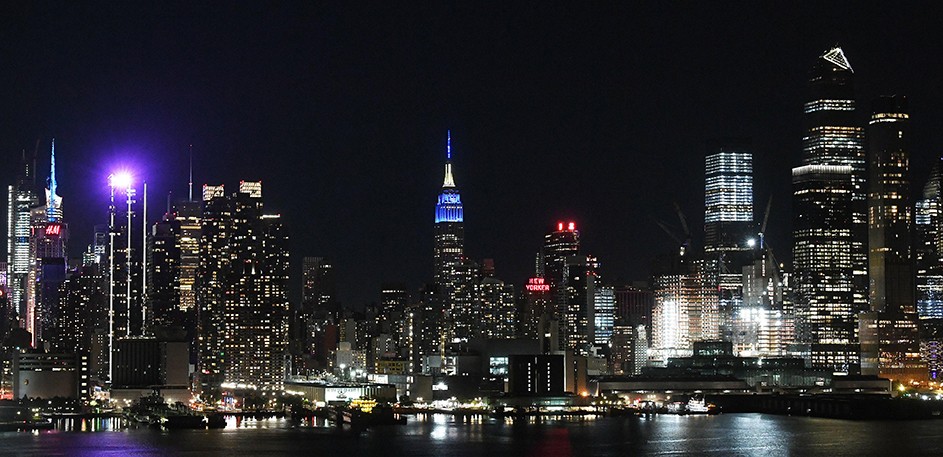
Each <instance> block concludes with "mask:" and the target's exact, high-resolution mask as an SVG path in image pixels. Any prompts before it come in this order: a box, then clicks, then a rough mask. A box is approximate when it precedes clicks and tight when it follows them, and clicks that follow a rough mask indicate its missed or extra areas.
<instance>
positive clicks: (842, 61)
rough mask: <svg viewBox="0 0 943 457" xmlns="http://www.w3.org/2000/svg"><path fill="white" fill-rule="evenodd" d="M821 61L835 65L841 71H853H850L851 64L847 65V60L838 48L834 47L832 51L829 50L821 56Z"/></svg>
mask: <svg viewBox="0 0 943 457" xmlns="http://www.w3.org/2000/svg"><path fill="white" fill-rule="evenodd" d="M822 58H823V59H825V60H827V61H829V62H831V63H833V64H835V65H836V66H838V67H839V68H841V69H843V70H848V71H850V72H852V73H854V72H855V71H854V70H852V69H851V64H850V63H848V59H846V58H845V53H844V52H843V51H842V50H841V48H840V47H838V46H835V47H834V48H832V49H829V50H828V52H826V53H825V55H823V56H822Z"/></svg>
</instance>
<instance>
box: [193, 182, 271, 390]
mask: <svg viewBox="0 0 943 457" xmlns="http://www.w3.org/2000/svg"><path fill="white" fill-rule="evenodd" d="M207 187H208V186H207ZM207 187H204V199H205V201H204V204H205V208H204V211H203V224H202V229H201V240H202V241H201V245H202V247H203V249H202V250H201V253H200V258H201V261H200V270H199V274H198V284H199V288H198V296H197V311H198V315H199V319H198V326H199V327H198V329H199V330H198V335H199V336H198V338H199V341H198V347H199V372H200V379H201V384H203V386H204V390H205V391H207V390H208V391H210V392H212V391H213V389H214V388H218V387H219V386H220V385H232V384H235V385H246V386H254V387H256V388H258V389H260V390H276V389H280V388H281V386H282V382H283V380H284V353H285V349H286V347H287V343H288V328H287V326H288V321H287V316H288V295H287V283H288V246H287V244H288V236H287V234H286V233H285V228H284V226H283V224H282V222H281V219H280V217H279V216H278V215H272V214H265V213H264V212H263V208H262V193H261V183H253V182H242V183H240V186H239V191H238V192H236V193H234V194H231V195H229V196H226V195H225V194H224V193H223V192H222V186H219V187H218V189H220V191H219V192H216V191H213V192H206V188H207ZM220 194H222V196H220ZM207 197H208V198H207Z"/></svg>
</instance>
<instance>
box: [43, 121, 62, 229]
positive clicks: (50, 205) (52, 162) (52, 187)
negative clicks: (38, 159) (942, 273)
mask: <svg viewBox="0 0 943 457" xmlns="http://www.w3.org/2000/svg"><path fill="white" fill-rule="evenodd" d="M56 187H57V184H56V139H55V138H53V139H52V151H51V152H50V154H49V195H47V196H46V219H48V220H49V221H50V222H54V221H56V219H58V215H57V214H56V209H57V208H58V206H59V205H58V202H57V201H56V200H57V199H58V197H57V196H56Z"/></svg>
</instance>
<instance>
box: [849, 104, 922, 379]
mask: <svg viewBox="0 0 943 457" xmlns="http://www.w3.org/2000/svg"><path fill="white" fill-rule="evenodd" d="M907 111H908V110H907V99H906V98H904V97H900V96H892V97H879V98H877V99H876V100H874V103H873V105H872V114H871V121H870V122H869V125H868V156H869V176H868V178H869V183H868V222H869V224H868V235H869V236H868V242H869V251H868V266H869V273H870V280H871V284H870V286H871V287H870V299H871V311H870V312H867V313H863V314H862V315H861V316H860V324H859V325H860V327H859V335H860V338H861V370H862V373H865V374H878V375H881V376H883V377H887V378H890V379H899V380H903V379H923V378H926V374H927V370H926V365H924V364H923V363H921V361H920V357H919V354H920V345H919V332H918V329H917V319H918V318H917V309H916V297H915V293H916V285H915V279H916V278H915V273H914V255H913V245H912V239H911V233H912V232H911V228H912V224H913V217H912V216H913V213H912V211H911V207H910V151H909V147H908V142H909V140H910V116H909V114H908V112H907Z"/></svg>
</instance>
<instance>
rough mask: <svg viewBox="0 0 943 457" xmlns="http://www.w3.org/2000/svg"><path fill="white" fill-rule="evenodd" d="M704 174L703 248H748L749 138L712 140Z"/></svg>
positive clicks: (750, 214)
mask: <svg viewBox="0 0 943 457" xmlns="http://www.w3.org/2000/svg"><path fill="white" fill-rule="evenodd" d="M704 175H705V182H704V252H705V253H713V252H718V251H744V250H747V249H748V246H747V238H748V237H749V236H750V235H752V231H753V153H752V152H750V148H749V143H748V141H746V140H724V141H718V142H715V143H714V144H712V145H711V146H710V150H709V152H708V154H707V159H706V160H705V172H704ZM708 257H710V256H708Z"/></svg>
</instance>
